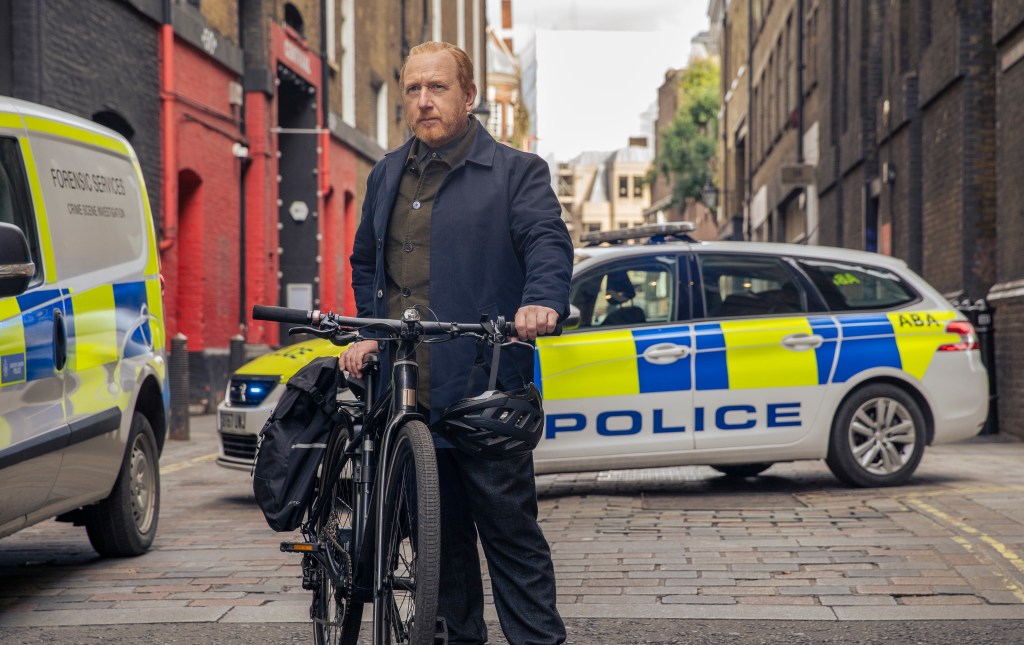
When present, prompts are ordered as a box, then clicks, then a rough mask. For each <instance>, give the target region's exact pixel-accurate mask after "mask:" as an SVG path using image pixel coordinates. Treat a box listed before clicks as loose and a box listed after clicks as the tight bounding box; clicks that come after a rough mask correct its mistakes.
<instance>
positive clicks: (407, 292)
mask: <svg viewBox="0 0 1024 645" xmlns="http://www.w3.org/2000/svg"><path fill="white" fill-rule="evenodd" d="M402 295H403V296H405V297H406V298H408V297H409V296H411V295H412V289H410V288H409V287H402Z"/></svg>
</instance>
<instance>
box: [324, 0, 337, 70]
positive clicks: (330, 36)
mask: <svg viewBox="0 0 1024 645" xmlns="http://www.w3.org/2000/svg"><path fill="white" fill-rule="evenodd" d="M324 19H325V20H326V21H327V25H326V26H327V28H326V29H325V31H326V32H327V42H326V43H325V44H326V46H327V51H326V53H327V60H328V61H330V62H332V63H334V62H336V61H337V59H338V52H337V50H336V48H335V46H334V45H335V38H336V36H335V31H334V26H335V24H336V22H335V20H334V1H333V0H328V1H327V2H326V3H325V9H324Z"/></svg>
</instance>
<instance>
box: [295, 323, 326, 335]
mask: <svg viewBox="0 0 1024 645" xmlns="http://www.w3.org/2000/svg"><path fill="white" fill-rule="evenodd" d="M323 333H324V332H323V330H322V329H317V328H316V327H309V326H306V325H303V326H302V327H289V328H288V335H289V336H294V335H296V334H312V335H313V336H321V337H322V335H323Z"/></svg>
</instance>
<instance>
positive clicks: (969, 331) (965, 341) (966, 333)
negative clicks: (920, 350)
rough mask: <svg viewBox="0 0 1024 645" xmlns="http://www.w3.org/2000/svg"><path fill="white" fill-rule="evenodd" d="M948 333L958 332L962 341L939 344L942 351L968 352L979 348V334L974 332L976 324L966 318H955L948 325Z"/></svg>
mask: <svg viewBox="0 0 1024 645" xmlns="http://www.w3.org/2000/svg"><path fill="white" fill-rule="evenodd" d="M946 333H947V334H957V335H958V336H960V342H957V343H950V344H947V345H939V350H938V351H940V352H966V351H968V350H971V349H978V336H977V335H976V334H975V333H974V325H972V324H971V323H969V322H967V321H966V320H953V321H951V322H949V323H948V324H947V325H946Z"/></svg>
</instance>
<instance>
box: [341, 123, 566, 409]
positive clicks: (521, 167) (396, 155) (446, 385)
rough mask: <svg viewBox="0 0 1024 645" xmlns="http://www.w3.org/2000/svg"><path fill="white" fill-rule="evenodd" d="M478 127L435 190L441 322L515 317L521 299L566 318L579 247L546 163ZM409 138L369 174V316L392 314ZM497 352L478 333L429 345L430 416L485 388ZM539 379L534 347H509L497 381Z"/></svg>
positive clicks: (359, 256)
mask: <svg viewBox="0 0 1024 645" xmlns="http://www.w3.org/2000/svg"><path fill="white" fill-rule="evenodd" d="M473 127H476V128H477V133H476V140H475V142H474V144H473V148H472V149H471V150H470V152H469V154H468V155H467V156H466V159H465V161H464V162H463V163H461V164H458V165H457V166H455V167H454V168H452V170H451V171H450V172H449V173H448V176H447V177H446V178H445V180H444V182H443V183H442V184H441V188H440V190H438V193H437V196H436V197H435V198H434V203H433V209H432V214H431V222H430V307H431V309H432V310H433V311H434V313H435V314H436V316H437V319H438V320H441V321H444V322H465V323H473V322H478V321H479V320H480V316H481V315H482V314H487V315H488V316H490V317H491V318H492V319H493V318H495V317H496V316H498V315H503V316H505V318H506V319H507V320H513V319H514V318H515V314H516V311H517V310H518V309H519V307H520V306H522V305H543V306H545V307H550V308H552V309H554V310H555V311H557V312H559V316H560V318H564V317H565V316H566V315H567V314H568V311H569V280H570V278H571V277H572V256H573V250H572V241H571V240H570V238H569V233H568V231H567V230H566V227H565V223H564V222H563V221H562V219H561V211H562V209H561V205H560V204H559V203H558V198H557V197H555V193H554V191H553V190H552V189H551V178H550V173H549V172H548V167H547V164H546V163H545V162H544V161H543V160H542V159H541V158H540V157H538V156H537V155H533V154H530V153H526V152H520V151H518V150H513V149H512V148H509V147H508V146H505V145H502V144H499V143H497V142H496V141H495V140H494V139H493V138H492V137H491V135H490V134H489V133H488V132H487V130H486V129H485V128H484V127H483V126H482V125H481V124H479V123H477V122H475V121H474V124H473ZM412 143H413V140H412V139H410V140H409V141H407V142H406V143H405V145H403V146H402V147H400V148H398V149H397V150H394V151H392V152H390V153H388V154H387V155H385V157H384V159H382V160H381V161H379V162H378V163H377V165H375V166H374V168H373V170H372V171H371V172H370V176H369V178H368V179H367V190H366V199H365V201H364V202H363V214H362V220H361V221H360V224H359V228H358V230H357V231H356V236H355V242H354V246H353V250H352V258H351V261H352V288H353V290H354V292H355V299H356V306H357V309H358V314H357V315H359V316H362V317H374V318H386V317H387V315H386V314H387V293H385V289H386V286H385V279H384V248H383V247H384V240H385V239H386V235H385V234H386V232H387V227H388V220H389V218H390V217H391V211H392V208H393V207H394V203H395V198H396V196H397V195H398V184H399V181H400V179H401V175H402V172H403V171H404V168H405V160H406V157H407V156H408V154H409V149H410V147H411V146H412ZM386 358H387V357H386V356H385V360H386ZM490 360H491V356H490V351H489V350H486V349H485V348H483V347H482V346H480V345H478V344H477V343H475V342H474V341H473V340H471V339H459V340H455V341H451V342H446V343H440V344H435V345H431V346H430V381H431V383H430V402H431V415H430V416H431V418H430V421H431V422H433V421H436V420H437V418H438V417H439V416H440V413H441V412H442V411H443V410H444V408H445V407H447V406H448V405H450V404H451V403H453V402H455V401H457V400H458V399H460V398H462V397H465V396H475V395H477V394H480V393H481V392H483V391H484V390H485V389H486V385H487V380H486V379H487V375H488V374H489V365H490ZM532 378H533V352H532V351H529V350H526V349H525V348H511V349H505V350H502V358H501V364H500V369H499V374H498V384H499V388H500V389H512V388H516V387H521V386H522V385H524V384H525V383H527V382H529V381H531V380H532Z"/></svg>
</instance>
